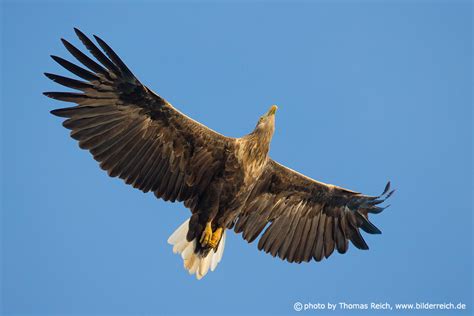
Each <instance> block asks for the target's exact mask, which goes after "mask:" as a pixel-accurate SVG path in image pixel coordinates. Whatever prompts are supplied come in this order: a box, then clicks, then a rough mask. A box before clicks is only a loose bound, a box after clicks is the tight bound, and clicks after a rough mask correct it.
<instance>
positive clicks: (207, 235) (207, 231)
mask: <svg viewBox="0 0 474 316" xmlns="http://www.w3.org/2000/svg"><path fill="white" fill-rule="evenodd" d="M211 239H212V221H209V222H207V223H206V228H204V231H203V232H202V235H201V239H200V240H199V242H200V243H201V246H202V247H203V248H205V247H207V246H208V245H209V242H210V241H211Z"/></svg>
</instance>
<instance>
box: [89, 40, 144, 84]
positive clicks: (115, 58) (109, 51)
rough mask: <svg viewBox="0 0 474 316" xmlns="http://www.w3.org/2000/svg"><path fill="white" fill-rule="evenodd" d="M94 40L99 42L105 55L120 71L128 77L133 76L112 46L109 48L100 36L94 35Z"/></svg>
mask: <svg viewBox="0 0 474 316" xmlns="http://www.w3.org/2000/svg"><path fill="white" fill-rule="evenodd" d="M94 38H95V40H96V41H97V43H99V46H100V47H102V49H103V50H104V51H105V53H106V54H107V56H109V58H110V59H111V60H112V61H113V62H114V64H115V65H117V66H118V67H119V69H120V70H121V72H122V73H123V74H124V75H126V76H127V77H128V78H135V76H134V75H133V73H132V72H131V71H130V69H128V67H127V66H126V65H125V63H124V62H123V61H122V59H120V57H119V56H118V55H117V54H116V53H115V52H114V51H113V49H112V48H110V46H109V45H107V43H106V42H104V41H103V40H102V39H101V38H100V37H98V36H96V35H94Z"/></svg>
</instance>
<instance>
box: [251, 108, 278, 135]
mask: <svg viewBox="0 0 474 316" xmlns="http://www.w3.org/2000/svg"><path fill="white" fill-rule="evenodd" d="M277 109H278V107H277V106H276V105H272V106H271V107H270V109H269V110H268V112H267V113H265V114H263V115H262V116H260V118H259V119H258V122H257V126H255V130H254V131H253V132H254V133H256V134H259V135H260V136H266V137H268V138H269V140H270V139H271V137H272V136H273V132H274V131H275V113H276V110H277Z"/></svg>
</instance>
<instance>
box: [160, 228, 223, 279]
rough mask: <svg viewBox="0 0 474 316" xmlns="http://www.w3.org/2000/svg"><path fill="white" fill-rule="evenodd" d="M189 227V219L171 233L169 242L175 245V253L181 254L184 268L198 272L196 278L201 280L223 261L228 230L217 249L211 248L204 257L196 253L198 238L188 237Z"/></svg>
mask: <svg viewBox="0 0 474 316" xmlns="http://www.w3.org/2000/svg"><path fill="white" fill-rule="evenodd" d="M188 229H189V219H188V220H186V221H185V222H184V223H183V224H181V226H179V227H178V229H176V230H175V231H174V233H173V234H171V236H170V237H169V238H168V243H169V244H171V245H173V252H174V253H179V254H181V257H182V258H183V261H184V268H185V269H186V270H188V272H189V274H196V278H197V279H198V280H200V279H202V278H203V277H204V276H205V275H206V274H207V272H208V271H209V269H211V271H214V270H215V269H216V267H217V264H218V263H219V262H220V261H221V259H222V254H223V253H224V245H225V235H226V231H225V230H224V232H223V234H222V239H221V241H220V243H219V246H218V248H217V251H215V252H214V250H211V251H210V252H209V253H208V254H207V256H206V257H202V256H200V255H199V254H196V253H194V249H195V247H196V239H194V240H193V241H191V242H189V241H188V240H187V239H186V235H187V234H188Z"/></svg>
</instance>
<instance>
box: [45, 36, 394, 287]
mask: <svg viewBox="0 0 474 316" xmlns="http://www.w3.org/2000/svg"><path fill="white" fill-rule="evenodd" d="M76 34H77V35H78V37H79V38H80V40H81V41H82V42H83V44H84V45H85V46H86V47H87V48H88V49H89V51H90V52H91V54H92V55H93V56H94V57H95V58H96V59H97V60H98V61H99V62H100V63H101V64H98V63H97V62H95V61H94V60H92V59H91V58H90V57H88V56H86V55H85V54H83V53H82V52H81V51H79V50H78V49H77V48H76V47H74V46H73V45H72V44H70V43H69V42H67V41H66V40H63V43H64V45H65V46H66V48H67V49H68V50H69V52H71V54H72V55H73V56H74V57H76V59H78V60H79V61H80V62H81V63H82V64H83V65H84V66H86V67H87V68H88V69H89V70H86V69H84V68H82V67H79V66H77V65H75V64H72V63H70V62H69V61H66V60H64V59H62V58H60V57H56V56H52V57H53V59H54V60H55V61H57V62H58V63H59V64H60V65H62V66H63V67H64V68H66V69H67V70H69V71H71V72H72V73H74V74H75V75H77V76H78V77H80V78H82V79H84V80H85V81H80V80H76V79H70V78H66V77H62V76H58V75H53V74H46V75H47V76H48V77H49V78H50V79H52V80H54V81H56V82H58V83H60V84H62V85H64V86H66V87H70V88H74V89H77V90H80V91H82V93H73V92H46V93H45V94H46V95H47V96H49V97H51V98H54V99H58V100H62V101H67V102H74V103H76V104H77V106H74V107H70V108H64V109H58V110H53V111H52V113H53V114H55V115H57V116H61V117H65V118H67V120H65V121H64V123H63V125H64V126H65V127H66V128H69V129H71V130H72V132H71V137H73V138H74V139H76V140H78V141H79V146H80V147H81V148H83V149H87V150H89V151H90V152H91V153H92V155H93V156H94V159H96V160H97V161H98V162H99V163H100V166H101V168H102V169H104V170H107V172H108V173H109V175H110V176H113V177H120V178H122V179H124V180H125V182H126V183H127V184H130V185H133V186H134V187H135V188H138V189H140V190H142V191H143V192H149V191H152V192H153V193H154V194H155V195H156V196H157V197H158V198H162V199H164V200H165V201H168V200H169V201H172V202H174V201H181V202H184V205H185V206H186V207H187V208H189V209H190V210H191V213H192V215H191V217H190V219H189V220H188V221H186V222H185V223H184V224H183V225H181V226H180V227H179V228H178V229H177V230H176V231H175V233H173V235H172V236H171V237H170V239H169V242H170V243H171V244H173V245H174V248H173V249H174V251H175V252H179V253H181V255H182V257H183V259H184V263H185V267H186V268H187V269H188V270H189V271H190V273H195V274H196V276H197V277H198V278H201V277H203V276H204V275H205V274H206V273H207V271H208V270H209V268H210V269H211V270H214V269H215V267H216V265H217V263H218V262H219V261H220V259H221V257H222V252H223V248H224V242H225V234H226V230H227V229H230V228H234V230H235V231H236V232H237V233H240V232H242V233H243V238H244V239H245V240H247V241H248V242H252V241H253V240H255V239H256V238H257V237H258V236H259V235H260V234H261V233H262V232H263V234H262V236H261V238H260V240H259V243H258V247H259V249H261V250H264V251H266V252H268V253H270V254H272V255H273V256H277V255H278V256H279V257H280V258H282V259H285V260H287V261H289V262H302V261H310V260H311V259H315V260H316V261H320V260H321V259H322V258H323V257H329V256H330V255H331V254H332V252H333V251H334V250H335V249H337V250H338V252H340V253H344V252H346V251H347V248H348V241H349V240H350V241H351V242H352V243H353V244H354V245H355V246H356V247H358V248H360V249H368V246H367V244H366V243H365V241H364V239H363V238H362V236H361V235H360V232H359V229H360V228H361V229H363V230H364V231H366V232H368V233H372V234H376V233H380V231H379V230H378V229H377V228H376V227H375V226H374V225H373V224H372V223H371V222H370V221H369V220H368V214H369V213H379V212H381V211H382V210H383V208H381V207H378V206H377V205H378V204H380V203H382V202H383V201H384V200H385V199H386V198H388V197H389V196H390V195H391V192H393V191H391V192H389V185H387V186H386V188H385V190H384V192H383V193H382V195H381V196H367V195H363V194H360V193H357V192H354V191H350V190H346V189H343V188H340V187H337V186H333V185H328V184H324V183H321V182H318V181H315V180H313V179H311V178H308V177H306V176H304V175H301V174H299V173H297V172H295V171H293V170H291V169H289V168H286V167H284V166H282V165H280V164H278V163H277V162H275V161H274V160H272V159H271V158H270V157H269V156H268V152H269V148H270V142H271V139H272V136H273V132H274V129H275V111H276V109H277V108H276V106H272V107H271V108H270V110H269V111H268V112H267V113H266V114H265V115H263V116H262V117H261V118H260V120H259V121H258V123H257V125H256V127H255V129H254V131H252V132H251V133H250V134H248V135H246V136H244V137H242V138H231V137H226V136H223V135H221V134H219V133H217V132H215V131H213V130H211V129H209V128H207V127H206V126H204V125H202V124H200V123H198V122H196V121H194V120H192V119H191V118H189V117H187V116H186V115H184V114H182V113H181V112H179V111H178V110H177V109H175V108H174V107H173V106H172V105H171V104H170V103H168V102H167V101H166V100H165V99H163V98H162V97H160V96H159V95H157V94H155V93H154V92H152V91H151V90H150V89H148V88H147V87H146V86H144V85H143V84H142V83H141V82H140V81H138V79H137V78H136V77H135V76H134V75H133V74H132V72H131V71H130V70H129V69H128V68H127V66H126V65H125V64H124V63H123V62H122V60H120V58H119V57H118V56H117V55H116V54H115V52H113V51H112V49H111V48H110V47H109V46H108V45H107V44H106V43H105V42H103V41H102V40H101V39H100V38H98V37H96V40H97V42H98V43H99V45H100V46H101V48H102V49H103V50H104V51H105V54H104V53H103V52H102V51H101V50H100V49H99V48H98V47H96V45H95V44H93V42H92V41H90V40H89V39H88V38H87V37H86V36H85V35H84V34H83V33H82V32H80V31H79V30H77V29H76ZM382 197H383V198H382Z"/></svg>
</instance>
